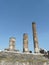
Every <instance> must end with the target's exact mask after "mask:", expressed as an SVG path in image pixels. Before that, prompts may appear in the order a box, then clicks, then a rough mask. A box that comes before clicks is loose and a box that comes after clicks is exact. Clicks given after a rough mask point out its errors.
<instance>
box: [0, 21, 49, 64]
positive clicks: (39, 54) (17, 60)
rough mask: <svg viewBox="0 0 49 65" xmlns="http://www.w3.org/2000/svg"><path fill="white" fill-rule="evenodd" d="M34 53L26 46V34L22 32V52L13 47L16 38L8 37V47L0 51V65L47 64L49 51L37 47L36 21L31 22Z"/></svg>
mask: <svg viewBox="0 0 49 65" xmlns="http://www.w3.org/2000/svg"><path fill="white" fill-rule="evenodd" d="M32 31H33V44H32V45H34V53H32V52H31V51H29V48H28V44H29V43H28V34H27V33H24V34H23V52H20V51H19V50H17V49H16V48H15V44H16V38H15V37H10V38H9V47H8V48H6V49H4V51H0V65H49V51H45V50H44V49H41V48H39V42H38V37H37V31H36V23H35V22H33V23H32Z"/></svg>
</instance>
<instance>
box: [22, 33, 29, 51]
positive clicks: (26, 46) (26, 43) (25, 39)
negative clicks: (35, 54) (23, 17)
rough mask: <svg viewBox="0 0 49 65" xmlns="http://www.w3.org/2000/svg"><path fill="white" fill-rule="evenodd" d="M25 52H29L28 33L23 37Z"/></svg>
mask: <svg viewBox="0 0 49 65" xmlns="http://www.w3.org/2000/svg"><path fill="white" fill-rule="evenodd" d="M23 52H28V35H27V34H26V33H24V35H23Z"/></svg>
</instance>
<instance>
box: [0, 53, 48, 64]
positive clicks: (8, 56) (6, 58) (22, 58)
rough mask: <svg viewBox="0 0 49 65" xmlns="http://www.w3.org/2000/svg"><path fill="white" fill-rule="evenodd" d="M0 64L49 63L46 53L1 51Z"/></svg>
mask: <svg viewBox="0 0 49 65" xmlns="http://www.w3.org/2000/svg"><path fill="white" fill-rule="evenodd" d="M0 65H49V59H48V58H46V57H44V55H38V54H37V55H36V54H35V55H34V54H24V53H13V52H0Z"/></svg>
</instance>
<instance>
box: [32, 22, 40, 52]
mask: <svg viewBox="0 0 49 65" xmlns="http://www.w3.org/2000/svg"><path fill="white" fill-rule="evenodd" d="M32 30H33V41H34V52H35V53H39V46H38V39H37V32H36V23H35V22H33V23H32Z"/></svg>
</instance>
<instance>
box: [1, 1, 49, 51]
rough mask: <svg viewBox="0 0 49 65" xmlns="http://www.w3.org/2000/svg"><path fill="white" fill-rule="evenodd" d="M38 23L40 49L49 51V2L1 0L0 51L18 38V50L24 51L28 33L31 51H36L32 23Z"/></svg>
mask: <svg viewBox="0 0 49 65" xmlns="http://www.w3.org/2000/svg"><path fill="white" fill-rule="evenodd" d="M33 21H35V22H36V27H37V28H36V29H37V34H38V43H39V47H40V48H44V49H46V50H49V0H0V49H1V50H3V49H5V48H8V47H9V38H10V37H11V36H14V37H16V49H18V50H20V51H22V50H23V34H24V33H28V39H29V41H28V42H29V50H31V51H34V47H33V46H34V45H33V36H32V22H33Z"/></svg>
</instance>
